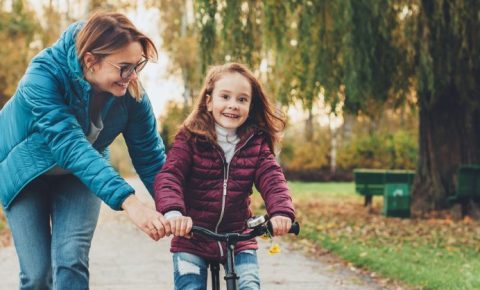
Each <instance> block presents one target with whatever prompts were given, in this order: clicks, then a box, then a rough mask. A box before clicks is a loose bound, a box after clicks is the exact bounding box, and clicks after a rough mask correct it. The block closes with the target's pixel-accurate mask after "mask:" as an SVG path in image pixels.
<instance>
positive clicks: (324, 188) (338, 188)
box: [288, 181, 355, 199]
mask: <svg viewBox="0 0 480 290" xmlns="http://www.w3.org/2000/svg"><path fill="white" fill-rule="evenodd" d="M288 187H289V189H290V191H291V192H292V195H293V198H294V199H297V198H301V199H308V198H316V197H318V196H319V195H321V196H322V197H345V196H354V195H355V184H354V183H353V182H308V183H307V182H299V181H290V182H288Z"/></svg>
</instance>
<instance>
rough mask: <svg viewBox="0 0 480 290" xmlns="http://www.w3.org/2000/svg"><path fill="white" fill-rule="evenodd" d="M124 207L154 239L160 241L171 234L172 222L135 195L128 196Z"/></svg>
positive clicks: (135, 221)
mask: <svg viewBox="0 0 480 290" xmlns="http://www.w3.org/2000/svg"><path fill="white" fill-rule="evenodd" d="M122 208H123V209H124V210H125V211H126V213H127V215H128V217H129V218H130V219H131V220H132V221H133V223H134V224H135V225H136V226H137V227H139V228H140V229H141V230H142V231H143V232H144V233H146V234H147V235H148V236H149V237H150V238H152V239H153V240H155V241H158V240H159V239H161V238H163V237H165V236H169V235H170V234H171V230H170V224H169V223H168V221H167V220H166V219H165V218H164V217H163V215H162V214H161V213H159V212H157V211H156V210H154V209H151V208H149V207H147V206H145V205H144V204H143V203H141V202H140V200H138V198H137V197H136V196H135V195H133V194H132V195H130V196H129V197H127V198H126V199H125V201H124V202H123V204H122Z"/></svg>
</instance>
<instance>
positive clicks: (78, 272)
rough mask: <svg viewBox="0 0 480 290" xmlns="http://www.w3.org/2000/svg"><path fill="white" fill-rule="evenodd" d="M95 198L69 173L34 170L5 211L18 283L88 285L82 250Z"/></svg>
mask: <svg viewBox="0 0 480 290" xmlns="http://www.w3.org/2000/svg"><path fill="white" fill-rule="evenodd" d="M100 204H101V202H100V199H99V198H97V196H95V194H93V193H92V192H91V191H90V190H89V189H88V188H87V187H86V186H85V185H84V184H83V183H82V182H81V181H80V180H79V179H78V178H76V177H75V176H73V175H61V176H40V177H38V178H36V179H35V180H33V181H32V182H31V183H30V184H28V185H27V186H26V187H25V188H24V189H23V190H22V192H21V193H20V194H19V196H18V197H17V198H16V199H15V200H14V202H13V203H12V205H11V206H10V208H9V209H8V210H5V214H6V217H7V220H8V224H9V227H10V230H11V231H12V236H13V241H14V244H15V249H16V251H17V256H18V259H19V263H20V289H22V290H27V289H29V290H30V289H42V290H43V289H72V290H74V289H75V290H76V289H88V287H89V284H88V278H89V272H88V253H89V251H90V244H91V241H92V237H93V232H94V231H95V227H96V225H97V220H98V214H99V211H100Z"/></svg>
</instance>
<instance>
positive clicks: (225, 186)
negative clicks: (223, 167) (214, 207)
mask: <svg viewBox="0 0 480 290" xmlns="http://www.w3.org/2000/svg"><path fill="white" fill-rule="evenodd" d="M223 195H227V180H226V179H224V180H223Z"/></svg>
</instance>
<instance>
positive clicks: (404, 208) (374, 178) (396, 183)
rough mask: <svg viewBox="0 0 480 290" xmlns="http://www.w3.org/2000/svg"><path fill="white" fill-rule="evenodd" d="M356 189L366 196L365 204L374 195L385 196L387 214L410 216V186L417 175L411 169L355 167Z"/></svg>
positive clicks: (367, 205) (385, 211) (368, 202)
mask: <svg viewBox="0 0 480 290" xmlns="http://www.w3.org/2000/svg"><path fill="white" fill-rule="evenodd" d="M353 175H354V179H355V191H356V192H357V193H359V194H361V195H363V196H365V203H364V206H366V207H369V206H370V205H371V204H372V199H373V196H374V195H381V196H383V197H384V214H385V215H386V216H398V217H408V216H410V188H411V185H412V183H413V178H414V177H415V172H414V171H411V170H382V169H355V170H354V171H353Z"/></svg>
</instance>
